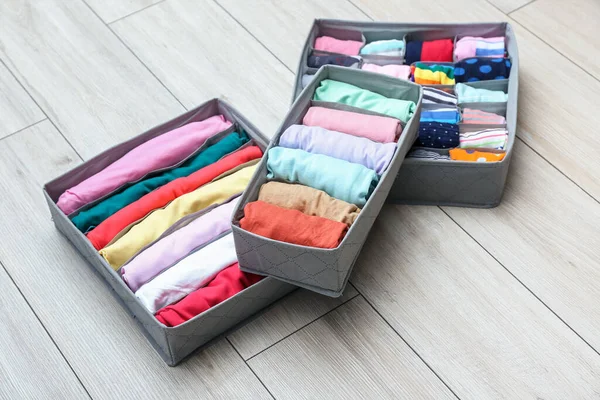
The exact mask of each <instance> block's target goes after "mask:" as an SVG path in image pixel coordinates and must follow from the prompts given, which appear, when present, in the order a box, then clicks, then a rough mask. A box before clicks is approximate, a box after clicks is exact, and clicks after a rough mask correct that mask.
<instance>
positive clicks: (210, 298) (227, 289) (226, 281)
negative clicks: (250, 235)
mask: <svg viewBox="0 0 600 400" xmlns="http://www.w3.org/2000/svg"><path fill="white" fill-rule="evenodd" d="M262 278H263V277H262V276H260V275H255V274H250V273H247V272H242V271H240V268H239V265H238V263H235V264H233V265H230V266H229V267H227V268H225V269H224V270H222V271H220V272H219V273H217V275H216V276H215V277H214V278H213V280H211V281H210V282H209V283H208V284H207V285H206V286H205V287H202V288H200V289H197V290H195V291H193V292H192V293H190V294H188V295H187V296H185V297H184V298H183V299H181V300H180V301H178V302H177V303H175V304H171V305H169V306H166V307H164V308H161V309H160V310H158V311H157V313H156V315H155V316H156V319H157V320H159V321H160V322H161V323H163V324H164V325H166V326H177V325H181V324H183V323H184V322H186V321H189V320H190V319H192V318H194V317H195V316H197V315H200V314H202V313H203V312H204V311H206V310H208V309H210V308H211V307H214V306H216V305H217V304H219V303H222V302H224V301H225V300H227V299H229V298H231V297H233V296H235V295H236V294H238V293H239V292H241V291H243V290H244V289H247V288H249V287H250V286H252V285H254V284H255V283H257V282H259V281H260V280H261V279H262Z"/></svg>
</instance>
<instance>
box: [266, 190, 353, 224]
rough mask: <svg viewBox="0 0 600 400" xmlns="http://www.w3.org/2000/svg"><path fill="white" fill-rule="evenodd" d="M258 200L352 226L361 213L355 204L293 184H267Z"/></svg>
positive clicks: (320, 191)
mask: <svg viewBox="0 0 600 400" xmlns="http://www.w3.org/2000/svg"><path fill="white" fill-rule="evenodd" d="M258 200H260V201H264V202H265V203H269V204H273V205H275V206H278V207H282V208H289V209H292V210H297V211H300V212H301V213H303V214H306V215H313V216H315V217H322V218H327V219H330V220H332V221H337V222H343V223H345V224H347V225H352V224H353V223H354V221H355V220H356V218H358V214H359V213H360V208H358V207H357V206H355V205H354V204H350V203H347V202H345V201H342V200H338V199H335V198H333V197H331V196H329V195H328V194H327V193H325V192H324V191H322V190H317V189H313V188H311V187H308V186H304V185H297V184H291V183H282V182H267V183H265V184H264V185H262V186H261V187H260V191H259V192H258Z"/></svg>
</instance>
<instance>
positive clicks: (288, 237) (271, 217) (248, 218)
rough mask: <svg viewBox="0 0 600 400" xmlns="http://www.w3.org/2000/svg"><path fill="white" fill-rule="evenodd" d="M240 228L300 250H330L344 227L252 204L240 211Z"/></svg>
mask: <svg viewBox="0 0 600 400" xmlns="http://www.w3.org/2000/svg"><path fill="white" fill-rule="evenodd" d="M240 227H241V228H242V229H244V230H246V231H248V232H252V233H254V234H256V235H259V236H263V237H267V238H269V239H273V240H279V241H280V242H286V243H293V244H297V245H300V246H308V247H319V248H324V249H333V248H335V247H337V246H339V244H340V242H341V241H342V239H343V238H344V235H345V234H346V231H347V230H348V225H346V224H344V223H342V222H336V221H331V220H329V219H325V218H321V217H314V216H311V215H306V214H303V213H301V212H300V211H297V210H289V209H286V208H281V207H277V206H274V205H273V204H269V203H265V202H264V201H254V202H252V203H248V204H246V206H245V207H244V217H243V218H242V219H241V220H240Z"/></svg>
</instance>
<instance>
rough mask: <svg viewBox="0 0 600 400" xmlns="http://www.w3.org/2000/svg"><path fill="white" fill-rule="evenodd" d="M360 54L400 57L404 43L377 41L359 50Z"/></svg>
mask: <svg viewBox="0 0 600 400" xmlns="http://www.w3.org/2000/svg"><path fill="white" fill-rule="evenodd" d="M360 54H361V55H365V54H369V55H380V56H395V57H402V55H403V54H404V41H403V40H398V39H390V40H377V41H374V42H371V43H367V44H366V45H365V46H364V47H363V48H362V49H360Z"/></svg>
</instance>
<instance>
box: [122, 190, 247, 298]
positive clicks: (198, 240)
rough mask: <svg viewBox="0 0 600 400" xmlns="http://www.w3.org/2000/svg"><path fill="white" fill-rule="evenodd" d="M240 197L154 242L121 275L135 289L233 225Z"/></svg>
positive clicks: (128, 264)
mask: <svg viewBox="0 0 600 400" xmlns="http://www.w3.org/2000/svg"><path fill="white" fill-rule="evenodd" d="M236 204H237V199H233V200H230V201H229V202H228V203H225V204H223V205H220V206H218V207H215V208H213V209H212V210H210V211H208V212H207V213H206V214H203V215H201V216H200V217H198V218H196V219H195V220H193V221H192V222H190V223H189V224H187V225H185V226H184V227H182V228H180V229H178V230H176V231H175V232H173V233H171V234H170V235H167V236H165V237H163V238H162V239H160V240H158V241H157V242H155V243H153V244H152V245H151V246H150V247H147V248H146V249H144V250H143V251H141V252H140V253H139V254H138V255H137V256H135V257H134V258H133V259H132V260H131V261H129V262H128V263H127V264H125V265H123V267H121V275H122V277H123V280H124V281H125V283H127V286H129V287H130V288H131V290H133V291H134V292H135V291H137V290H138V289H139V288H140V286H142V285H143V284H145V283H146V282H148V281H149V280H150V279H152V278H154V277H155V276H157V275H158V274H160V273H161V272H162V271H163V270H165V269H166V268H168V267H170V266H171V265H173V264H175V263H176V262H178V261H179V260H181V259H183V258H184V257H185V256H187V255H188V254H190V253H191V252H192V251H193V250H194V249H196V248H198V247H199V246H201V245H203V244H205V243H207V242H209V241H211V240H212V239H214V238H216V237H217V236H219V235H220V234H222V233H223V232H226V231H228V230H229V229H231V215H232V214H233V210H234V209H235V206H236Z"/></svg>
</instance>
